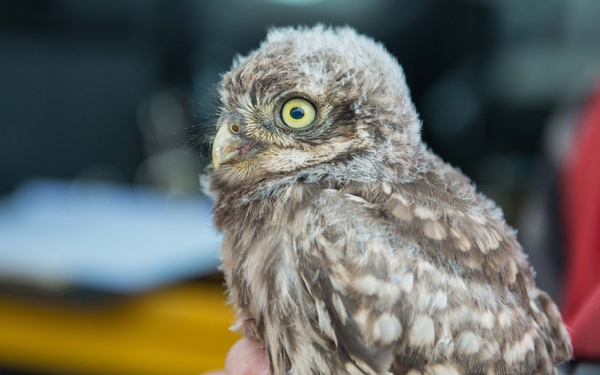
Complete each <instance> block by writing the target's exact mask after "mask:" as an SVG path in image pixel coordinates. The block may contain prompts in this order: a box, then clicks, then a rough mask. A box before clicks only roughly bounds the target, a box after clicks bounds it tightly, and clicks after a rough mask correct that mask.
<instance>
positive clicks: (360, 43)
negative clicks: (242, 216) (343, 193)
mask: <svg viewBox="0 0 600 375" xmlns="http://www.w3.org/2000/svg"><path fill="white" fill-rule="evenodd" d="M219 94H220V117H219V119H218V121H217V133H216V136H215V138H214V141H213V150H212V156H213V165H214V173H213V180H215V179H217V180H218V181H219V182H220V183H221V184H225V185H227V184H229V185H230V184H237V185H240V184H242V185H248V184H251V183H253V182H258V181H264V180H268V179H269V178H271V177H273V176H276V177H277V180H278V181H282V179H283V180H285V179H286V178H287V179H302V180H317V179H321V180H322V179H328V178H331V179H335V180H336V181H346V180H352V179H357V180H364V181H367V182H369V181H372V180H374V179H377V178H381V176H378V174H381V173H382V172H381V170H382V168H380V167H381V166H382V165H389V164H390V163H392V164H393V163H407V162H409V161H410V159H411V157H412V156H413V154H414V153H415V151H416V150H417V149H418V148H419V145H420V143H421V141H420V123H419V120H418V116H417V114H416V111H415V109H414V106H413V104H412V102H411V100H410V95H409V91H408V88H407V86H406V83H405V79H404V74H403V71H402V69H401V67H400V65H399V64H398V63H397V61H396V59H395V58H394V57H392V56H391V55H390V54H389V53H388V52H387V51H386V50H385V49H384V47H383V46H382V45H381V44H378V43H376V42H374V41H373V40H371V39H369V38H367V37H365V36H362V35H359V34H357V33H356V32H355V31H354V30H353V29H351V28H348V27H342V28H326V27H324V26H320V25H319V26H316V27H312V28H305V27H299V28H277V29H273V30H271V31H270V32H269V33H268V35H267V38H266V40H265V41H264V42H263V43H262V44H261V46H260V48H258V49H257V50H255V51H253V52H251V53H250V54H249V55H248V56H245V57H238V58H237V59H236V60H235V61H234V64H233V67H232V69H231V70H230V71H229V72H227V73H225V74H224V75H223V79H222V82H221V84H220V88H219Z"/></svg>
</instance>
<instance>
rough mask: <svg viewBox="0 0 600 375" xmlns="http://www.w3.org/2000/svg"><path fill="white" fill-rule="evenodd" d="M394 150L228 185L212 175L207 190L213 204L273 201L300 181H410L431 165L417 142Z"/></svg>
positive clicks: (331, 184)
mask: <svg viewBox="0 0 600 375" xmlns="http://www.w3.org/2000/svg"><path fill="white" fill-rule="evenodd" d="M394 150H395V151H394V152H387V150H382V149H378V150H376V151H371V152H362V153H356V154H354V155H349V156H345V157H342V158H340V159H336V160H332V161H330V162H327V163H322V164H317V165H313V166H309V167H305V168H303V169H301V170H295V171H290V172H286V173H277V174H271V175H268V176H263V177H262V178H260V179H256V180H252V181H244V182H238V183H236V184H231V182H230V181H229V180H221V179H218V178H213V179H212V181H211V183H210V190H211V191H212V192H213V193H215V195H216V197H217V205H219V204H220V205H227V206H231V205H240V204H247V203H249V202H254V201H264V200H269V199H273V200H277V199H278V198H279V197H280V196H281V195H282V194H284V192H285V191H286V190H287V189H288V188H289V187H290V186H293V185H296V184H299V183H302V184H305V185H307V186H311V187H315V188H318V189H341V188H345V187H349V186H352V185H371V184H379V183H381V182H382V181H386V182H388V183H391V184H403V183H408V182H412V181H414V180H415V179H416V176H417V175H418V174H419V173H423V172H425V171H427V170H429V169H430V168H431V165H432V157H433V154H432V153H431V152H430V151H428V150H427V149H426V147H425V146H422V145H421V144H420V145H419V146H418V147H411V148H410V151H408V149H406V150H404V149H401V148H400V149H399V148H394Z"/></svg>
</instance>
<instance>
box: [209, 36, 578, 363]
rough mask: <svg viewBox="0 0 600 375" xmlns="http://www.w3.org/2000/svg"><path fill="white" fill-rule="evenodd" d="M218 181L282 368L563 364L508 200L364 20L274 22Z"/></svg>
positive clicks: (235, 281)
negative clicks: (434, 137)
mask: <svg viewBox="0 0 600 375" xmlns="http://www.w3.org/2000/svg"><path fill="white" fill-rule="evenodd" d="M220 99H221V113H220V117H219V119H218V122H217V133H216V136H215V138H214V143H213V164H214V171H213V172H212V174H211V182H210V183H211V185H210V187H211V190H212V191H213V193H214V194H215V196H216V203H215V206H214V213H215V222H216V225H217V227H218V228H219V229H220V230H221V231H222V232H223V234H224V239H223V244H222V263H223V270H224V272H225V277H226V281H227V285H228V286H229V298H230V301H231V303H232V304H233V306H234V307H235V310H236V312H237V315H238V318H239V323H238V324H237V327H238V328H241V329H243V333H244V335H245V336H247V337H249V338H252V339H254V340H256V341H257V342H258V343H259V344H260V345H262V346H264V347H265V349H266V351H267V353H268V356H269V361H270V366H271V371H272V373H273V374H276V375H278V374H298V375H304V374H306V375H308V374H388V373H392V374H411V375H416V374H437V375H439V374H449V375H450V374H554V373H555V371H556V370H555V365H556V364H557V363H559V362H562V361H565V360H568V359H569V358H570V357H571V346H570V342H569V336H568V334H567V332H566V330H565V327H564V326H563V324H562V322H561V318H560V314H559V312H558V310H557V308H556V306H555V304H554V303H553V302H552V301H551V300H550V298H549V297H548V295H547V294H546V293H544V292H542V291H540V290H539V289H538V288H537V287H536V286H535V283H534V279H533V273H532V270H531V269H530V267H529V265H528V263H527V260H526V257H525V255H524V253H523V251H522V250H521V247H520V245H519V244H518V242H517V240H516V239H515V232H514V230H512V229H511V228H510V227H509V226H508V225H507V224H506V223H505V221H504V218H503V216H502V212H501V211H500V209H498V208H497V207H496V206H495V204H494V203H493V202H491V201H490V200H488V199H487V198H485V197H484V196H482V195H481V194H479V193H477V192H476V191H475V188H474V186H473V185H472V184H471V182H470V180H469V179H468V178H467V177H465V176H464V175H463V174H462V173H461V172H460V171H458V170H456V169H454V168H452V167H451V166H449V165H448V164H446V163H444V161H442V160H441V159H440V158H439V157H438V156H436V155H435V154H434V153H432V152H431V151H430V150H429V149H428V148H427V147H426V146H425V145H424V144H423V142H422V141H421V138H420V127H421V124H420V121H419V118H418V115H417V113H416V111H415V108H414V106H413V104H412V102H411V99H410V95H409V90H408V88H407V86H406V83H405V79H404V75H403V72H402V69H401V68H400V66H399V65H398V63H397V62H396V60H395V59H394V58H393V57H392V56H391V55H390V54H389V53H387V52H386V50H385V49H384V48H383V47H382V46H381V45H380V44H377V43H375V42H374V41H372V40H371V39H369V38H367V37H365V36H361V35H358V34H357V33H356V32H354V31H353V30H352V29H350V28H333V29H331V28H325V27H322V26H317V27H314V28H282V29H275V30H272V31H271V32H270V33H269V34H268V36H267V39H266V40H265V41H264V42H263V43H262V45H261V46H260V48H259V49H258V50H256V51H254V52H252V53H250V54H249V55H248V56H247V57H240V58H238V59H237V60H236V62H235V63H234V65H233V68H232V69H231V71H229V72H228V73H226V74H225V75H224V76H223V80H222V83H221V85H220Z"/></svg>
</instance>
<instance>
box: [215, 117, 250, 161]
mask: <svg viewBox="0 0 600 375" xmlns="http://www.w3.org/2000/svg"><path fill="white" fill-rule="evenodd" d="M236 126H237V125H236ZM236 129H237V130H238V131H239V128H236V127H234V126H232V125H229V124H223V125H221V127H220V128H219V131H218V132H217V135H216V136H215V140H214V141H213V145H212V161H213V166H214V167H215V171H216V170H218V169H219V167H220V166H221V165H222V164H226V163H227V162H229V161H231V160H232V159H233V158H235V157H236V156H237V155H238V150H239V149H240V147H241V146H242V143H243V142H242V140H241V139H240V137H239V136H237V135H236Z"/></svg>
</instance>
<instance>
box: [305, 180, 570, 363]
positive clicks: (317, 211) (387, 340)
mask: <svg viewBox="0 0 600 375" xmlns="http://www.w3.org/2000/svg"><path fill="white" fill-rule="evenodd" d="M421 186H422V184H421ZM428 186H431V184H428ZM442 186H443V185H442ZM446 188H447V187H446ZM446 191H447V192H448V193H449V195H448V196H445V195H444V194H441V195H436V194H437V193H439V192H431V191H427V190H423V189H422V188H418V187H417V186H412V187H411V186H410V185H406V186H403V187H402V189H393V188H392V187H391V186H390V185H387V184H381V185H377V186H368V187H366V186H363V187H359V188H357V190H355V191H338V190H327V191H324V193H323V194H322V195H321V197H320V199H319V200H317V202H316V204H315V205H313V207H311V208H310V210H312V212H309V213H308V214H307V215H302V219H301V220H303V222H302V223H297V225H295V227H300V228H303V229H302V230H301V232H300V233H298V236H296V239H295V242H294V244H295V246H296V247H297V251H298V254H300V257H301V261H300V262H299V268H300V273H301V275H302V279H303V282H304V284H305V287H306V289H307V291H308V293H309V294H310V295H311V296H312V297H313V299H314V303H315V308H316V311H317V315H318V323H319V329H320V331H321V333H322V334H323V335H324V336H326V337H328V338H329V339H331V340H332V341H333V342H334V343H335V345H336V346H337V348H338V352H339V353H340V355H341V357H342V358H344V359H345V360H346V362H345V363H346V370H347V371H348V372H349V373H352V371H350V370H349V369H350V368H352V369H356V370H357V371H358V372H357V371H355V372H357V373H366V374H384V373H386V371H388V369H389V368H390V366H391V365H392V362H393V365H394V368H395V369H404V370H405V371H408V370H409V369H411V368H415V369H418V371H429V372H432V373H436V372H435V371H442V370H445V371H450V372H448V373H453V372H451V371H455V373H468V372H471V371H482V370H483V371H484V372H488V373H492V372H494V371H496V370H499V372H502V371H513V372H514V373H518V372H523V371H525V372H527V371H531V370H534V369H537V370H540V369H553V368H554V365H553V362H554V361H561V360H563V359H567V358H569V357H570V344H569V341H568V335H567V334H566V331H565V330H564V327H563V326H562V323H561V320H560V315H559V313H558V311H557V310H556V307H555V306H554V304H553V303H552V302H551V301H550V300H549V299H548V297H547V296H546V295H545V294H544V293H542V292H540V291H539V290H537V289H536V288H535V285H534V284H533V280H532V275H531V271H530V269H529V267H528V266H527V263H526V261H525V257H524V255H523V254H522V252H521V251H520V247H519V245H518V243H517V242H516V240H515V239H514V235H513V232H512V230H510V228H507V226H506V224H505V223H504V220H503V219H502V216H501V213H500V212H499V210H498V209H496V208H495V207H494V205H493V203H491V202H490V201H487V200H485V199H484V198H482V197H481V196H479V195H476V194H475V193H470V194H464V193H463V194H462V195H459V197H460V199H459V200H460V202H463V204H464V207H461V205H460V204H458V203H459V202H458V201H456V198H455V196H456V195H455V193H456V192H452V191H449V190H448V189H446ZM429 194H431V195H432V196H433V195H435V196H436V199H435V200H433V199H432V197H430V196H429ZM499 358H500V359H499ZM458 359H460V360H458ZM425 364H427V366H429V367H430V368H426V367H424V366H425ZM399 371H400V370H399Z"/></svg>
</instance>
